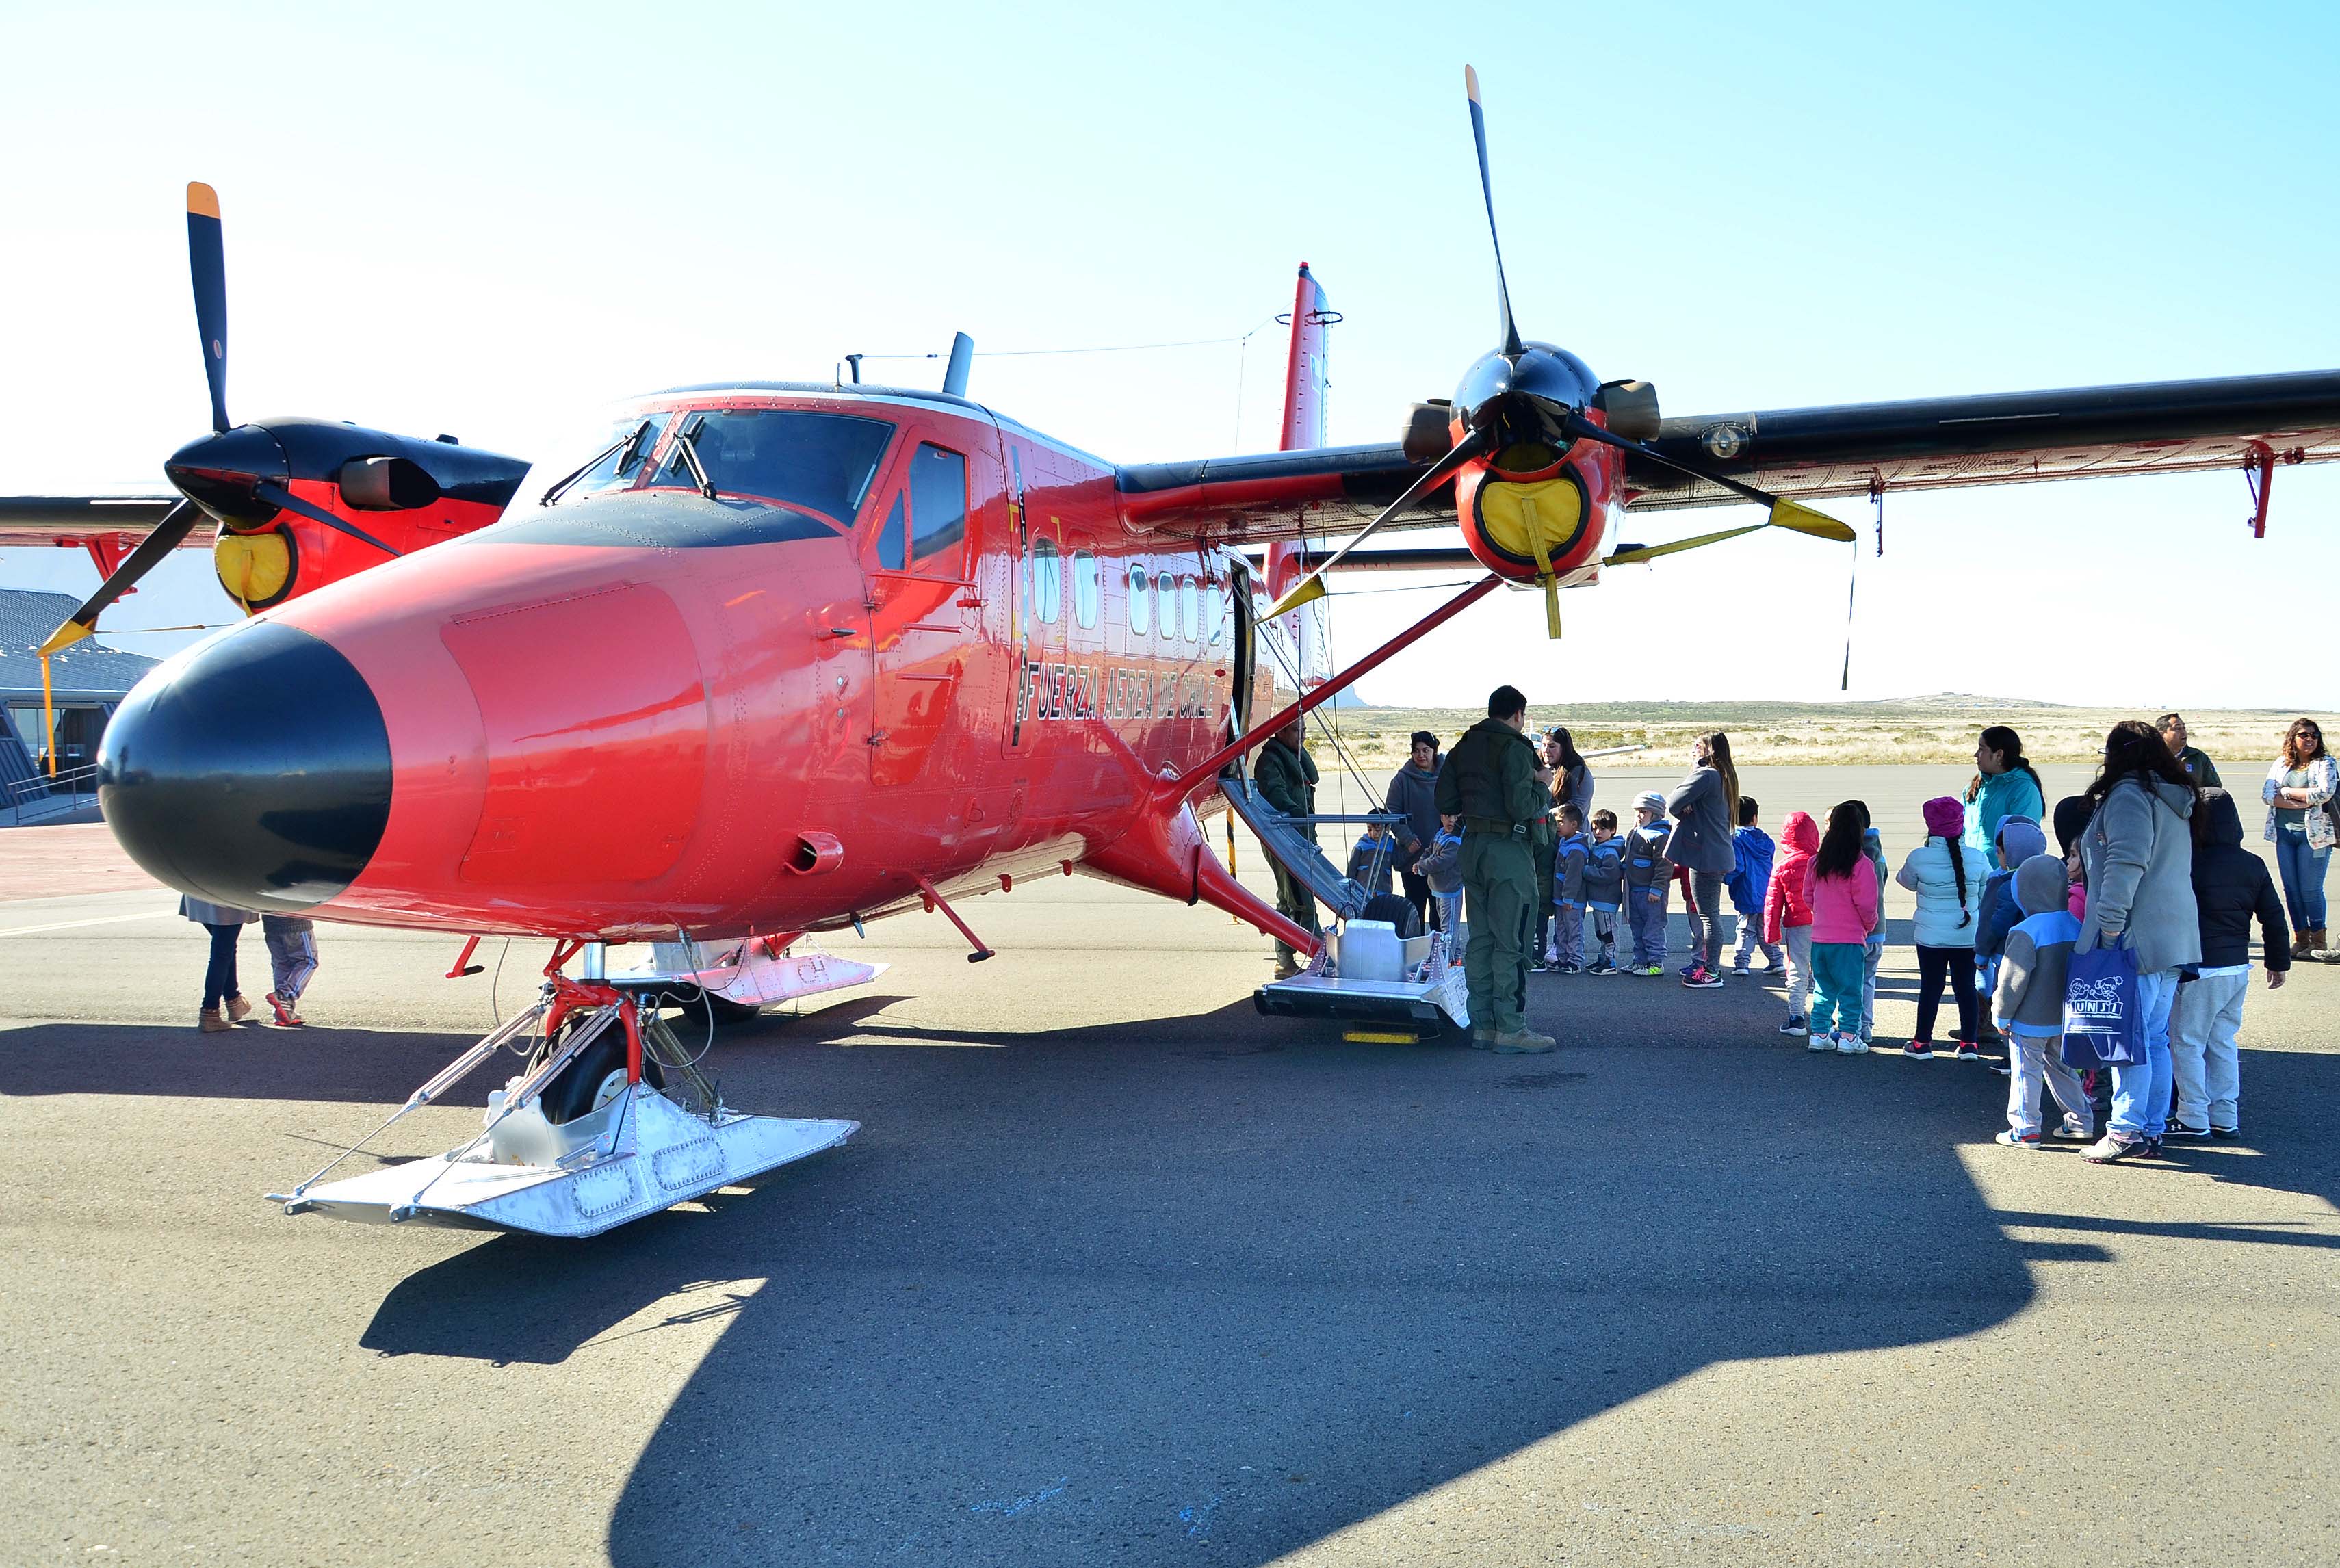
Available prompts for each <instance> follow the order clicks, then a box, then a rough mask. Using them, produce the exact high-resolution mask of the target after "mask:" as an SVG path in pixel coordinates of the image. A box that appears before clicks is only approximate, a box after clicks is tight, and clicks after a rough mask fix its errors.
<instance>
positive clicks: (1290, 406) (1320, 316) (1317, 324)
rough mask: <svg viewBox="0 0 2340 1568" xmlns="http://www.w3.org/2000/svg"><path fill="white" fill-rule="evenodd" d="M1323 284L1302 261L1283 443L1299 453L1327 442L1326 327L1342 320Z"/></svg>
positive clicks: (1294, 298) (1294, 310) (1286, 368)
mask: <svg viewBox="0 0 2340 1568" xmlns="http://www.w3.org/2000/svg"><path fill="white" fill-rule="evenodd" d="M1340 319H1341V318H1340V316H1339V315H1338V314H1337V313H1334V311H1333V310H1332V309H1331V307H1330V306H1329V305H1327V304H1326V303H1325V300H1324V285H1323V284H1321V283H1318V282H1317V281H1316V278H1315V274H1314V273H1311V272H1310V271H1309V270H1308V263H1306V262H1303V263H1300V283H1299V286H1298V287H1297V288H1296V289H1294V292H1293V295H1292V354H1291V357H1290V358H1289V359H1287V360H1286V361H1285V362H1284V444H1283V449H1282V450H1284V451H1285V452H1299V451H1302V450H1304V449H1305V448H1308V447H1317V446H1323V445H1324V329H1325V328H1326V327H1328V326H1330V325H1332V324H1333V323H1334V322H1336V321H1339V320H1340Z"/></svg>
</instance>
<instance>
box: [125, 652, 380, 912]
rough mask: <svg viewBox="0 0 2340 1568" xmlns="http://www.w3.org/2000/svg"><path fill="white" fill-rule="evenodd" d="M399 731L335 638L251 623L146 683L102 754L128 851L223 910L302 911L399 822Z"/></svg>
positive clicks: (336, 887) (332, 889) (361, 865)
mask: <svg viewBox="0 0 2340 1568" xmlns="http://www.w3.org/2000/svg"><path fill="white" fill-rule="evenodd" d="M390 784H391V771H390V733H389V731H388V730H387V729H385V728H384V727H383V725H382V707H381V704H380V703H378V702H377V701H375V700H374V695H373V692H372V690H371V689H369V688H368V687H367V685H366V683H365V679H364V677H362V676H361V675H360V674H359V673H358V672H357V670H355V669H354V668H352V665H351V664H350V661H349V660H347V659H344V658H343V657H342V655H341V653H340V652H339V651H338V650H335V649H334V648H333V647H332V645H331V644H330V643H327V642H324V641H322V640H319V639H317V638H315V637H312V636H311V635H310V634H309V633H307V632H305V631H301V630H295V629H294V628H292V627H290V626H284V625H281V624H279V623H277V622H274V621H268V620H257V621H250V622H247V623H246V624H244V625H243V626H239V627H237V628H235V629H234V630H231V631H228V632H226V633H224V634H223V635H221V636H219V637H217V638H214V639H213V640H210V641H207V642H203V643H198V644H197V645H196V646H194V647H193V648H191V649H189V650H187V651H186V652H184V653H183V654H181V655H179V656H178V657H176V658H174V659H172V660H169V661H168V662H167V663H165V664H164V666H163V667H162V668H161V669H159V670H155V671H154V673H153V674H151V675H149V676H148V677H147V678H146V679H145V680H142V681H140V682H139V683H138V685H137V686H136V687H135V688H134V690H132V691H131V693H130V695H129V697H128V698H127V699H126V700H124V702H123V704H122V706H121V708H120V710H117V711H116V712H115V714H114V719H113V720H112V721H111V722H110V723H108V724H107V726H106V729H105V738H104V741H103V742H102V743H101V744H100V745H99V747H98V752H97V798H98V807H99V809H100V810H102V811H103V812H104V815H105V820H106V825H107V826H108V827H110V828H112V829H113V830H114V838H115V839H118V840H120V842H121V844H122V847H123V849H125V850H127V851H129V854H130V858H132V859H134V860H135V861H137V862H138V864H139V865H141V866H143V867H144V868H146V869H147V870H148V871H149V872H151V873H153V874H154V876H155V877H156V878H159V879H161V880H162V881H164V882H167V883H169V884H170V885H171V886H172V887H174V888H178V889H179V890H180V891H182V892H184V893H192V894H193V895H194V896H195V897H196V898H203V899H207V900H209V901H210V902H212V903H215V904H231V905H234V906H237V907H239V908H246V909H263V910H275V911H279V912H292V911H296V910H301V909H305V908H310V907H311V906H312V905H316V904H321V903H323V902H324V901H325V900H326V899H328V898H332V897H333V896H334V895H335V894H337V893H339V892H340V891H342V889H343V888H347V887H348V886H349V885H350V884H351V883H352V882H353V881H355V880H356V879H357V877H358V874H359V873H360V872H361V871H362V870H364V869H365V866H366V862H367V861H368V860H369V859H371V858H372V856H373V852H374V849H375V848H376V847H377V846H379V845H380V844H381V842H382V829H383V826H384V825H385V824H386V823H387V822H388V821H389V819H390Z"/></svg>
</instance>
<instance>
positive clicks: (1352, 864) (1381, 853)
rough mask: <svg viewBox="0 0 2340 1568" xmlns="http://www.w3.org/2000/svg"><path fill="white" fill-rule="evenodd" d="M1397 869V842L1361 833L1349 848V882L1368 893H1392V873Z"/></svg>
mask: <svg viewBox="0 0 2340 1568" xmlns="http://www.w3.org/2000/svg"><path fill="white" fill-rule="evenodd" d="M1396 868H1397V840H1396V839H1393V838H1392V839H1376V838H1374V837H1373V835H1372V834H1371V833H1361V834H1359V835H1358V836H1357V841H1356V842H1355V843H1354V844H1352V845H1350V846H1349V880H1350V881H1352V882H1354V883H1356V884H1357V885H1358V886H1359V887H1361V888H1363V889H1364V890H1365V891H1366V892H1368V893H1386V892H1388V891H1390V873H1391V872H1392V871H1393V870H1394V869H1396Z"/></svg>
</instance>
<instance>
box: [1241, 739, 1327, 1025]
mask: <svg viewBox="0 0 2340 1568" xmlns="http://www.w3.org/2000/svg"><path fill="white" fill-rule="evenodd" d="M1307 738H1308V734H1307V729H1306V728H1305V727H1304V725H1303V724H1302V722H1301V721H1300V720H1299V719H1294V720H1293V721H1292V722H1291V723H1289V724H1287V725H1285V726H1284V728H1283V729H1279V730H1277V731H1276V732H1275V734H1274V737H1272V738H1271V739H1269V741H1268V743H1267V744H1266V745H1264V746H1263V747H1261V748H1260V749H1259V757H1258V759H1257V760H1256V761H1254V762H1253V764H1252V769H1251V776H1252V779H1253V780H1254V782H1255V783H1257V784H1258V786H1259V792H1260V795H1261V797H1262V799H1265V800H1266V802H1267V803H1268V804H1269V805H1271V806H1273V807H1274V808H1275V809H1277V810H1278V811H1281V812H1283V813H1284V815H1285V816H1286V817H1292V818H1303V819H1304V818H1309V817H1314V815H1315V814H1316V759H1314V758H1313V757H1311V756H1309V755H1308V752H1307V749H1306V748H1305V746H1304V744H1303V743H1304V741H1305V740H1306V739H1307ZM1300 830H1301V834H1302V836H1303V837H1304V838H1305V839H1308V841H1309V842H1310V843H1312V844H1313V843H1314V842H1315V840H1316V825H1315V824H1314V823H1313V822H1305V821H1304V822H1303V823H1302V824H1301V829H1300ZM1268 863H1269V864H1270V865H1271V866H1273V867H1274V868H1275V907H1276V908H1277V909H1279V910H1281V911H1282V912H1283V914H1284V918H1286V919H1288V920H1290V921H1291V922H1292V923H1293V924H1294V925H1295V926H1297V927H1299V928H1301V929H1302V930H1304V931H1305V932H1307V933H1308V934H1309V935H1310V936H1312V937H1314V936H1317V935H1320V934H1321V933H1322V931H1323V929H1324V928H1323V927H1321V926H1319V925H1318V924H1317V923H1316V898H1315V895H1314V894H1313V893H1311V892H1309V890H1308V888H1307V886H1306V885H1305V884H1304V883H1303V882H1302V881H1301V880H1300V878H1297V877H1295V876H1294V875H1293V874H1292V873H1291V871H1289V870H1288V869H1286V868H1285V867H1284V862H1282V861H1281V860H1278V859H1276V858H1274V856H1270V857H1269V858H1268ZM1299 972H1300V961H1299V959H1298V958H1297V957H1296V956H1295V955H1294V952H1293V950H1292V947H1291V944H1289V943H1287V942H1285V941H1284V940H1283V939H1282V938H1278V939H1277V941H1276V944H1275V978H1277V979H1279V980H1281V979H1288V978H1291V977H1292V976H1294V975H1296V974H1298V973H1299Z"/></svg>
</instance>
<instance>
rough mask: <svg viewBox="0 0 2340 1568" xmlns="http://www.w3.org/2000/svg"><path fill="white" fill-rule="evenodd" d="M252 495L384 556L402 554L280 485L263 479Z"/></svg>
mask: <svg viewBox="0 0 2340 1568" xmlns="http://www.w3.org/2000/svg"><path fill="white" fill-rule="evenodd" d="M252 493H253V495H255V496H258V497H259V498H260V499H261V500H262V501H266V502H267V503H268V504H269V505H271V506H279V507H283V509H284V510H285V511H297V512H299V513H300V514H301V515H302V517H305V518H307V519H308V520H309V521H312V522H322V523H323V524H324V525H325V526H326V527H327V528H332V529H339V530H340V531H342V532H343V533H346V534H348V535H349V536H350V537H351V538H352V539H362V540H363V541H365V542H366V543H368V544H371V545H372V546H373V547H374V548H375V549H376V550H378V551H382V553H383V554H384V555H399V554H402V553H403V552H402V551H395V550H392V549H391V548H390V546H388V545H386V544H384V543H382V541H380V540H378V539H376V538H375V537H374V536H373V535H372V534H370V533H368V532H367V531H365V530H364V529H362V528H360V527H358V526H357V524H355V523H353V522H344V521H342V520H341V519H340V518H338V517H335V516H334V515H333V514H332V512H330V511H326V510H325V509H324V508H323V507H321V506H311V505H310V504H309V503H308V502H307V501H302V499H301V498H300V497H299V496H297V495H294V494H293V493H292V491H289V490H286V489H285V488H284V487H283V485H281V484H271V483H269V482H268V481H266V480H264V479H263V480H262V481H260V482H259V483H258V484H256V485H254V486H253V489H252Z"/></svg>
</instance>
